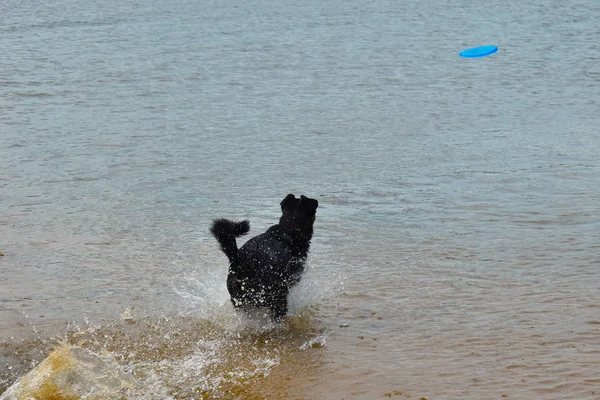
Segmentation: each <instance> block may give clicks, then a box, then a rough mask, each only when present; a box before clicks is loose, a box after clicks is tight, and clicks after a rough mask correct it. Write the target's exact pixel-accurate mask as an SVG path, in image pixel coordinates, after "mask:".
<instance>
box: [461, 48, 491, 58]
mask: <svg viewBox="0 0 600 400" xmlns="http://www.w3.org/2000/svg"><path fill="white" fill-rule="evenodd" d="M497 51H498V47H496V46H481V47H473V48H472V49H467V50H463V51H461V52H460V53H458V55H459V56H461V57H464V58H478V57H485V56H489V55H490V54H494V53H495V52H497Z"/></svg>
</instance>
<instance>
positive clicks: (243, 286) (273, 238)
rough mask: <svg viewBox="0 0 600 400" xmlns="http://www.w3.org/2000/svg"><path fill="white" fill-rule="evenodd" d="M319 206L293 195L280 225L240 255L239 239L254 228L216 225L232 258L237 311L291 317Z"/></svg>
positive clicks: (239, 224) (227, 223) (231, 283)
mask: <svg viewBox="0 0 600 400" xmlns="http://www.w3.org/2000/svg"><path fill="white" fill-rule="evenodd" d="M318 206H319V202H318V201H317V200H315V199H309V198H308V197H306V196H300V198H299V199H297V198H296V197H295V196H294V195H293V194H288V195H287V196H286V198H285V199H283V200H282V201H281V211H282V215H281V218H280V219H279V224H278V225H273V226H272V227H270V228H269V229H268V230H267V231H266V232H265V233H263V234H261V235H258V236H256V237H254V238H252V239H250V240H248V242H246V243H245V244H244V245H243V246H242V247H241V248H240V249H239V250H238V248H237V243H236V241H235V238H236V237H238V236H242V235H245V234H246V233H248V231H249V230H250V223H249V222H248V221H242V222H234V221H229V220H226V219H217V220H215V221H214V222H213V225H212V228H211V230H210V231H211V233H212V234H213V236H214V237H215V238H217V240H218V241H219V243H220V244H221V249H222V250H223V252H224V253H225V255H227V258H229V262H230V265H229V275H228V276H227V289H228V290H229V294H230V295H231V302H232V303H233V305H234V306H235V307H244V306H255V307H267V308H269V309H270V310H271V316H272V318H273V320H275V321H280V320H281V318H282V317H283V316H284V315H285V314H287V310H288V306H287V296H288V293H289V291H290V288H291V287H292V286H294V285H295V284H297V283H298V282H300V278H301V275H302V272H303V271H304V264H305V262H306V256H307V254H308V249H309V247H310V239H311V238H312V234H313V224H314V222H315V214H316V213H317V207H318Z"/></svg>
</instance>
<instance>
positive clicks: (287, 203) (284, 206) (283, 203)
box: [281, 193, 296, 211]
mask: <svg viewBox="0 0 600 400" xmlns="http://www.w3.org/2000/svg"><path fill="white" fill-rule="evenodd" d="M294 201H296V196H294V195H293V194H291V193H290V194H288V195H287V196H285V199H283V200H281V211H285V210H286V209H287V208H289V206H290V205H291V204H292V203H294Z"/></svg>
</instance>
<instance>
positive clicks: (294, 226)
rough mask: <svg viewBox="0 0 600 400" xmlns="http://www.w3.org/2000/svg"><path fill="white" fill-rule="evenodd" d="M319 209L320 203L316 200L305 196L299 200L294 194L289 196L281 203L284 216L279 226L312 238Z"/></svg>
mask: <svg viewBox="0 0 600 400" xmlns="http://www.w3.org/2000/svg"><path fill="white" fill-rule="evenodd" d="M317 207H319V202H318V201H317V200H315V199H310V198H308V197H306V196H304V195H302V196H300V198H299V199H298V198H296V196H294V195H293V194H288V195H287V196H286V197H285V199H283V200H282V201H281V212H282V215H281V218H280V219H279V225H281V226H283V227H284V228H285V229H288V230H291V231H295V232H300V233H302V234H303V235H305V236H308V237H310V236H312V232H313V224H314V222H315V215H316V214H317Z"/></svg>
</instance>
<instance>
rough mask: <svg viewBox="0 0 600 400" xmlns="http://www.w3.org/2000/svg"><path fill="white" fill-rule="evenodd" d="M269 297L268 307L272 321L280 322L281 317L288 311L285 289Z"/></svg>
mask: <svg viewBox="0 0 600 400" xmlns="http://www.w3.org/2000/svg"><path fill="white" fill-rule="evenodd" d="M270 297H271V298H270V299H269V308H270V309H271V317H272V318H273V321H275V322H281V319H282V318H283V317H284V316H285V315H286V314H287V312H288V302H287V291H284V290H280V291H278V292H277V293H274V294H273V295H272V296H270Z"/></svg>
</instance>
